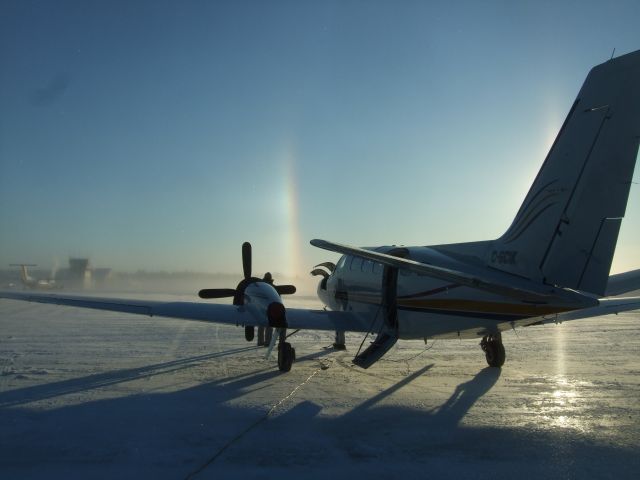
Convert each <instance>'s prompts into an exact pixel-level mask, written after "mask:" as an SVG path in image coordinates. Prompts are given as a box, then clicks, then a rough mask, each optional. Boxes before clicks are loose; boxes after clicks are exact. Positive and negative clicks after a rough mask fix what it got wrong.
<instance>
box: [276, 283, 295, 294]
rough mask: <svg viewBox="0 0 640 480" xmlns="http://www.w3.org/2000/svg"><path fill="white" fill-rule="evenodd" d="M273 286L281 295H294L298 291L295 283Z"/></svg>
mask: <svg viewBox="0 0 640 480" xmlns="http://www.w3.org/2000/svg"><path fill="white" fill-rule="evenodd" d="M273 288H275V289H276V292H278V294H279V295H293V294H294V293H296V287H294V286H293V285H274V286H273Z"/></svg>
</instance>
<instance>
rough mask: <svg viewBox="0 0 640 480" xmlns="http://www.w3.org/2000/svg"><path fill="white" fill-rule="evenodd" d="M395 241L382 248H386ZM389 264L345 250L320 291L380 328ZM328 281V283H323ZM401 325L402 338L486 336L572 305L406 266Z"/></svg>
mask: <svg viewBox="0 0 640 480" xmlns="http://www.w3.org/2000/svg"><path fill="white" fill-rule="evenodd" d="M389 250H392V247H380V248H376V251H380V252H385V251H389ZM407 250H408V252H409V256H408V258H411V259H414V260H418V261H421V262H424V263H438V264H440V265H446V266H455V263H457V262H456V261H455V260H454V259H452V258H450V257H447V256H445V255H443V254H442V253H440V252H438V251H436V250H434V249H431V248H429V247H411V248H408V249H407ZM383 271H384V270H383V266H382V265H381V264H379V263H375V262H372V261H370V260H364V259H362V258H358V257H354V256H349V255H345V256H342V257H341V258H340V260H339V261H338V263H337V265H336V269H335V270H334V271H333V273H332V274H331V275H330V276H329V277H328V278H327V279H326V282H321V284H320V285H319V286H318V297H319V298H320V300H321V301H322V302H323V303H324V304H325V305H326V306H327V308H329V309H331V310H335V311H348V312H351V313H354V314H357V315H359V316H362V317H363V318H366V319H367V320H368V321H370V322H371V325H372V328H371V331H372V332H373V333H375V332H376V331H377V329H378V328H380V326H381V325H382V322H383V321H384V320H383V319H384V318H385V311H386V310H385V308H384V304H385V300H384V292H383V290H384V287H383ZM323 283H324V285H325V288H323ZM396 292H397V293H396V302H397V317H396V318H397V327H398V336H399V338H401V339H423V338H435V337H439V338H458V337H459V338H481V337H483V336H485V335H488V334H495V333H498V332H500V331H503V330H508V329H510V328H512V327H513V326H515V325H527V324H531V323H536V322H537V321H539V320H540V318H541V317H543V316H550V315H555V314H556V313H558V312H561V311H566V308H562V307H560V306H558V305H556V306H553V305H533V304H530V303H524V302H520V303H518V302H517V301H516V300H514V299H510V298H505V297H502V296H499V295H495V294H491V293H487V292H483V291H481V290H477V289H473V288H468V287H464V286H460V285H455V284H452V283H447V282H444V281H441V280H437V279H433V278H431V277H428V276H426V275H421V274H417V273H413V272H409V271H406V270H399V271H398V274H397V287H396Z"/></svg>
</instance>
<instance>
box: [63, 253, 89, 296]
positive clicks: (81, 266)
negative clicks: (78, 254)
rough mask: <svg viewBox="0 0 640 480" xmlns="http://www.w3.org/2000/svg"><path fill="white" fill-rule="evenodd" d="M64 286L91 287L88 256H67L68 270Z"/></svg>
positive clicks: (73, 287)
mask: <svg viewBox="0 0 640 480" xmlns="http://www.w3.org/2000/svg"><path fill="white" fill-rule="evenodd" d="M65 287H66V288H70V289H85V288H89V287H91V269H90V268H89V259H88V258H69V271H68V273H67V278H66V280H65Z"/></svg>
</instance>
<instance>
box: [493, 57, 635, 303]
mask: <svg viewBox="0 0 640 480" xmlns="http://www.w3.org/2000/svg"><path fill="white" fill-rule="evenodd" d="M639 139H640V51H636V52H633V53H630V54H627V55H624V56H621V57H618V58H615V59H612V60H610V61H608V62H605V63H603V64H601V65H598V66H596V67H594V68H593V69H592V70H591V72H589V75H588V76H587V79H586V80H585V82H584V85H583V86H582V88H581V89H580V93H579V94H578V97H577V98H576V100H575V102H574V103H573V106H572V107H571V110H570V111H569V114H568V116H567V118H566V120H565V121H564V124H563V125H562V128H561V129H560V132H559V133H558V136H557V138H556V140H555V142H554V143H553V146H552V147H551V150H550V151H549V154H548V155H547V158H546V160H545V162H544V164H543V165H542V169H541V170H540V172H539V173H538V176H537V177H536V179H535V181H534V183H533V186H532V187H531V190H530V191H529V193H528V194H527V196H526V198H525V200H524V203H523V204H522V206H521V207H520V210H519V211H518V214H517V215H516V217H515V219H514V221H513V223H512V225H511V227H510V228H509V229H508V230H507V232H506V233H505V234H504V235H503V236H502V237H501V238H499V239H498V240H496V241H495V242H493V246H492V248H491V249H490V251H489V253H488V258H487V263H488V265H490V266H491V267H493V268H497V269H500V270H503V271H507V272H510V273H514V274H517V275H520V276H523V277H526V278H530V279H534V280H539V281H544V282H546V283H548V284H554V285H560V286H562V287H568V288H575V289H579V290H585V291H588V292H592V293H596V294H599V295H603V294H604V291H605V289H606V285H607V279H608V275H609V269H610V268H611V261H612V259H613V253H614V251H615V246H616V241H617V238H618V231H619V229H620V224H621V221H622V217H623V216H624V213H625V209H626V205H627V199H628V196H629V189H630V186H631V182H632V178H633V170H634V166H635V163H636V156H637V153H638V142H639Z"/></svg>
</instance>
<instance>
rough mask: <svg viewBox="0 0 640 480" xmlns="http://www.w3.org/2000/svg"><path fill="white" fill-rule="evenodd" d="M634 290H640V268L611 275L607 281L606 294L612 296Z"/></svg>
mask: <svg viewBox="0 0 640 480" xmlns="http://www.w3.org/2000/svg"><path fill="white" fill-rule="evenodd" d="M634 290H640V269H638V270H631V271H630V272H624V273H618V274H616V275H611V276H610V277H609V281H608V282H607V290H606V292H605V295H606V296H607V297H611V296H613V295H621V294H623V293H629V292H633V291H634Z"/></svg>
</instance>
